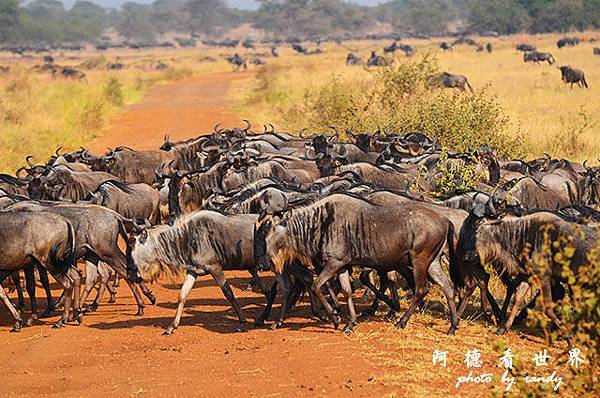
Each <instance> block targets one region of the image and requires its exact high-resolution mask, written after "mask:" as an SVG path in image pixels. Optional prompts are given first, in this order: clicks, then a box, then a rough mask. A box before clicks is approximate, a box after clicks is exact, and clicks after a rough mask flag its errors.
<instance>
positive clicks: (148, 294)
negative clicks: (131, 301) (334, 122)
mask: <svg viewBox="0 0 600 398" xmlns="http://www.w3.org/2000/svg"><path fill="white" fill-rule="evenodd" d="M140 289H142V293H143V294H144V296H146V298H147V299H148V300H150V303H151V304H152V305H154V304H156V297H155V296H154V293H152V290H150V289H149V288H148V286H147V285H146V283H145V282H140Z"/></svg>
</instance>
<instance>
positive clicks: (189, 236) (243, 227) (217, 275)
mask: <svg viewBox="0 0 600 398" xmlns="http://www.w3.org/2000/svg"><path fill="white" fill-rule="evenodd" d="M257 218H258V217H257V216H256V215H248V214H240V215H230V216H228V215H223V214H221V213H218V212H215V211H208V210H205V211H200V212H195V213H191V214H189V215H185V216H182V217H180V218H178V219H177V220H176V221H175V223H174V225H173V226H158V227H154V228H151V229H143V230H141V231H140V232H139V234H138V236H136V237H135V238H131V239H130V241H131V247H132V248H131V250H130V252H129V253H128V267H129V268H130V269H134V270H135V271H136V272H138V273H139V277H141V278H142V279H143V280H146V281H153V280H156V279H157V278H158V277H159V276H160V275H161V274H167V275H185V281H184V283H183V285H182V287H181V292H180V295H179V304H178V306H177V313H176V315H175V319H174V320H173V322H172V323H171V325H169V326H168V327H167V329H166V330H165V334H167V335H168V334H171V333H173V331H174V330H175V329H177V327H178V326H179V321H180V319H181V314H182V312H183V306H184V305H185V301H186V299H187V296H188V294H189V292H190V290H191V289H192V287H193V286H194V281H195V280H196V278H197V277H199V276H204V275H209V274H210V275H211V276H212V277H213V279H214V280H215V282H217V284H218V285H219V287H220V288H221V290H222V291H223V294H224V295H225V297H226V298H227V300H228V301H229V302H230V303H231V305H232V307H233V309H234V311H235V313H236V315H237V317H238V320H239V326H238V329H240V328H241V326H242V324H244V323H245V322H246V318H245V317H244V316H243V315H242V312H241V309H240V306H239V304H238V302H237V300H236V299H235V296H234V295H233V291H232V290H231V287H230V286H229V282H227V279H225V275H224V274H223V270H249V271H250V272H251V273H252V274H253V275H255V272H256V267H255V261H254V246H253V230H254V224H255V222H256V220H257Z"/></svg>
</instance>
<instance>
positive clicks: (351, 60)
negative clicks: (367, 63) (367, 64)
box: [346, 53, 363, 65]
mask: <svg viewBox="0 0 600 398" xmlns="http://www.w3.org/2000/svg"><path fill="white" fill-rule="evenodd" d="M362 63H363V62H362V60H361V59H360V58H359V57H357V56H356V55H354V54H353V53H348V56H346V65H362Z"/></svg>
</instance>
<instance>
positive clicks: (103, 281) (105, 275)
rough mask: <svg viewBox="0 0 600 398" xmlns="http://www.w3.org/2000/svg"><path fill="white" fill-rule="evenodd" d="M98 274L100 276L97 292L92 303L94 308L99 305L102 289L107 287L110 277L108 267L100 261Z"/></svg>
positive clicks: (102, 293)
mask: <svg viewBox="0 0 600 398" xmlns="http://www.w3.org/2000/svg"><path fill="white" fill-rule="evenodd" d="M98 276H100V287H99V288H98V293H97V294H96V298H95V299H94V302H93V303H92V305H93V306H94V308H98V305H100V300H102V296H103V295H104V291H105V290H106V289H107V287H108V286H107V285H108V280H109V279H110V268H109V267H108V265H107V264H105V263H104V262H102V261H101V262H100V263H98Z"/></svg>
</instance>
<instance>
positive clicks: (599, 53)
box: [594, 47, 600, 56]
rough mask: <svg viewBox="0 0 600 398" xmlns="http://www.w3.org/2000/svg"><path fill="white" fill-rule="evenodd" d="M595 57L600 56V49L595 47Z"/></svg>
mask: <svg viewBox="0 0 600 398" xmlns="http://www.w3.org/2000/svg"><path fill="white" fill-rule="evenodd" d="M594 55H598V56H600V47H594Z"/></svg>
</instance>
